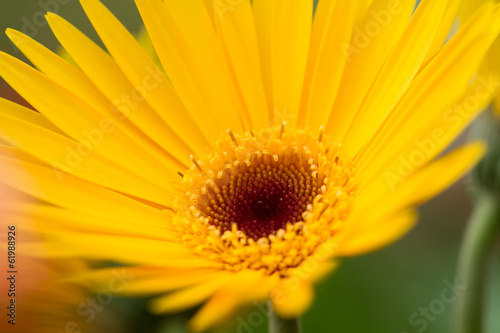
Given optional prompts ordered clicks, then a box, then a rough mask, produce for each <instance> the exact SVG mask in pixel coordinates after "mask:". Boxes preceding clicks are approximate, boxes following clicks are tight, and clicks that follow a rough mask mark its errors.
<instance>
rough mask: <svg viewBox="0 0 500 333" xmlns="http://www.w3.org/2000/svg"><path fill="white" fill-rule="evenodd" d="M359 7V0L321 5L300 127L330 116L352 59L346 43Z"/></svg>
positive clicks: (316, 17)
mask: <svg viewBox="0 0 500 333" xmlns="http://www.w3.org/2000/svg"><path fill="white" fill-rule="evenodd" d="M358 6H359V4H358V1H329V0H327V1H321V2H319V4H318V8H317V9H316V13H315V15H314V22H313V27H312V32H311V45H310V50H309V57H308V61H307V69H306V75H305V82H304V91H303V96H302V102H301V109H300V112H299V115H298V126H299V127H310V128H312V129H317V128H319V127H320V126H323V125H324V124H325V123H326V121H327V120H328V118H329V116H330V111H331V110H332V107H333V103H334V101H335V98H336V96H337V91H338V89H339V87H340V84H341V82H342V76H343V73H344V68H345V66H346V64H347V62H348V61H349V59H348V57H347V56H346V54H345V52H344V49H343V48H342V46H344V47H346V46H345V45H349V43H350V41H351V35H352V33H353V27H354V22H355V18H356V15H357V13H358ZM339 45H340V46H341V47H339Z"/></svg>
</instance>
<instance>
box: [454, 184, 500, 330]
mask: <svg viewBox="0 0 500 333" xmlns="http://www.w3.org/2000/svg"><path fill="white" fill-rule="evenodd" d="M478 199H479V200H478V202H477V204H476V207H475V209H474V212H473V214H472V216H471V218H470V221H469V224H468V226H467V228H466V230H465V236H464V239H463V241H462V245H461V248H460V255H459V259H458V273H457V274H458V283H459V284H461V285H465V286H466V289H465V290H464V293H463V294H462V295H460V297H459V298H458V300H457V302H458V304H457V308H456V313H455V316H456V317H455V325H456V328H457V329H456V330H454V331H453V332H456V333H481V332H483V304H484V285H485V282H486V281H485V280H486V273H487V267H488V259H489V254H490V252H491V248H492V246H493V243H494V240H495V238H496V236H497V234H498V233H497V232H498V230H499V229H500V228H499V226H500V200H499V198H498V197H497V196H495V195H492V194H489V193H486V194H483V195H482V196H481V197H480V198H478Z"/></svg>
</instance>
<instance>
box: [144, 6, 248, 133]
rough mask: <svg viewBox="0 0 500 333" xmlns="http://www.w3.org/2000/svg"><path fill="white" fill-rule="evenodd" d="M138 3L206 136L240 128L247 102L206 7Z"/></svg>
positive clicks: (176, 85)
mask: <svg viewBox="0 0 500 333" xmlns="http://www.w3.org/2000/svg"><path fill="white" fill-rule="evenodd" d="M136 5H137V8H138V9H139V12H140V13H141V16H142V18H143V20H144V24H145V26H146V28H147V29H148V32H149V34H150V36H151V40H152V41H153V44H154V46H155V48H156V51H157V53H158V56H159V58H160V60H161V62H162V65H163V67H164V68H165V71H166V73H167V75H168V77H169V79H170V81H171V82H172V84H173V86H174V88H175V90H176V92H177V93H178V95H179V97H180V98H181V100H182V102H183V103H184V105H185V106H186V108H187V110H188V111H189V113H190V114H191V116H192V117H193V119H194V120H195V121H196V123H197V125H198V127H199V128H200V129H201V130H203V131H204V133H205V137H206V138H207V140H208V141H209V142H216V140H217V139H218V138H219V136H220V133H224V132H225V131H226V130H227V129H232V130H233V131H237V132H239V131H241V130H242V129H243V124H242V121H244V118H242V115H243V114H244V109H243V105H242V104H241V103H240V101H239V100H238V98H237V93H236V91H235V89H234V87H233V86H232V85H231V81H230V72H229V69H228V68H227V66H226V65H225V63H224V61H223V59H224V54H223V52H222V48H221V44H220V41H219V40H218V39H217V37H216V33H215V29H214V26H213V23H212V22H211V18H210V16H209V14H208V12H207V10H206V8H205V6H199V5H198V4H197V3H195V2H190V1H168V2H165V3H162V2H161V1H160V0H152V1H151V0H136ZM167 9H168V10H167ZM194 78H196V79H194ZM229 110H230V112H229Z"/></svg>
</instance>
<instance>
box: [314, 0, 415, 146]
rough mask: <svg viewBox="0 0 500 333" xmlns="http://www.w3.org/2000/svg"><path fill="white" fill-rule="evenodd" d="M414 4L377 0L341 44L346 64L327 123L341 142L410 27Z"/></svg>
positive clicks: (411, 1)
mask: <svg viewBox="0 0 500 333" xmlns="http://www.w3.org/2000/svg"><path fill="white" fill-rule="evenodd" d="M414 7H415V1H413V0H405V1H399V2H394V1H391V0H374V1H373V2H372V4H371V5H370V7H369V9H368V10H367V11H366V14H364V15H363V16H362V18H361V20H360V22H358V23H357V24H356V26H355V28H356V30H355V32H354V34H353V36H352V39H351V41H350V42H349V43H344V44H341V47H342V50H343V51H344V54H343V55H342V57H344V58H347V64H346V68H345V73H344V76H343V78H342V84H341V85H340V88H339V93H338V95H337V98H336V101H335V105H334V106H333V107H332V111H331V112H332V113H331V116H330V119H329V122H328V123H327V126H326V130H327V131H328V132H330V134H331V135H332V136H333V138H334V139H336V140H337V141H339V142H342V141H341V140H343V139H344V138H345V135H346V134H347V132H348V131H349V128H350V126H351V123H352V122H353V120H354V119H356V117H357V113H358V111H359V109H360V107H361V106H362V104H363V102H364V100H365V97H366V96H367V94H368V93H369V91H370V88H371V87H372V85H373V84H374V81H375V80H376V79H377V76H378V74H379V72H380V69H381V67H382V66H383V65H384V63H385V61H386V60H387V57H388V56H389V54H390V53H391V52H393V50H394V48H395V45H396V44H397V43H398V42H399V40H400V38H401V35H402V34H403V33H404V31H405V29H406V28H407V26H408V24H409V22H408V21H409V19H410V16H411V14H412V13H413V10H414ZM318 10H320V7H318ZM372 30H373V32H372ZM375 32H378V34H375ZM346 44H347V45H346Z"/></svg>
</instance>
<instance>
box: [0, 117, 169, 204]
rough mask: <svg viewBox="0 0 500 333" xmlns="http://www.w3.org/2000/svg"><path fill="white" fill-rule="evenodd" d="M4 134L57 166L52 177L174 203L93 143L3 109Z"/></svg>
mask: <svg viewBox="0 0 500 333" xmlns="http://www.w3.org/2000/svg"><path fill="white" fill-rule="evenodd" d="M0 121H1V123H2V124H3V128H2V136H4V138H5V139H6V140H8V141H9V142H10V143H12V144H13V145H15V146H18V147H21V148H23V149H24V150H25V151H26V152H29V153H30V154H31V155H33V156H35V157H36V158H38V159H39V160H41V161H44V162H45V163H47V165H49V166H50V167H52V168H53V169H54V174H53V175H52V177H56V176H57V179H58V180H59V181H60V182H64V180H65V173H68V174H72V175H76V176H78V177H81V178H83V179H85V180H88V181H91V182H94V183H95V184H98V185H101V186H104V187H108V188H111V189H114V190H117V191H120V192H123V193H127V194H131V195H134V196H137V197H141V198H144V199H147V200H150V201H154V202H158V203H160V204H164V205H167V206H168V205H170V204H171V201H169V200H168V198H169V197H170V198H171V196H170V195H169V193H168V192H167V191H166V190H165V189H162V188H160V187H157V186H156V185H154V184H153V183H148V181H146V180H144V179H142V178H141V177H140V176H137V175H135V174H134V173H131V172H127V171H126V170H124V169H123V168H122V167H121V166H120V165H117V164H115V163H113V162H111V161H108V160H107V159H106V158H103V157H100V156H99V155H97V154H95V153H94V154H93V151H92V146H91V147H89V146H87V145H83V144H81V143H77V142H75V141H73V140H71V139H69V138H67V137H65V136H62V135H60V134H57V133H54V132H51V131H49V130H46V129H44V128H41V127H38V126H35V125H33V124H30V123H27V122H24V121H22V120H17V119H15V118H13V117H10V116H7V115H5V114H4V113H3V111H2V110H1V109H0Z"/></svg>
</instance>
